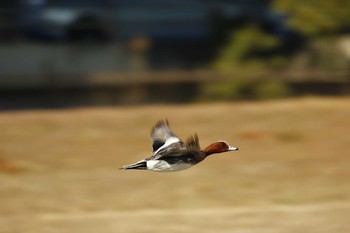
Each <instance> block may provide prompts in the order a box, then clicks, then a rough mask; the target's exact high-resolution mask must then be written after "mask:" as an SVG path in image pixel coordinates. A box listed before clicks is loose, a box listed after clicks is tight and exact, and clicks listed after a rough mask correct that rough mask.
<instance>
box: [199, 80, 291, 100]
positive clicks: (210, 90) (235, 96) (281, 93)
mask: <svg viewBox="0 0 350 233" xmlns="http://www.w3.org/2000/svg"><path fill="white" fill-rule="evenodd" d="M291 94H292V91H291V89H290V88H289V87H288V86H287V85H286V84H284V83H282V82H279V81H267V82H258V81H256V80H250V79H234V80H227V81H221V82H217V83H209V84H203V85H202V86H201V88H200V92H199V96H198V98H197V100H199V101H215V100H224V101H230V100H252V99H263V100H264V99H278V98H283V97H287V96H290V95H291Z"/></svg>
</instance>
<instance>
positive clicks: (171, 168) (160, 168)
mask: <svg viewBox="0 0 350 233" xmlns="http://www.w3.org/2000/svg"><path fill="white" fill-rule="evenodd" d="M146 163H147V169H148V170H151V171H155V172H175V171H181V170H185V169H187V168H190V167H191V166H192V165H191V164H190V163H176V164H169V163H167V162H166V161H164V160H148V161H147V162H146Z"/></svg>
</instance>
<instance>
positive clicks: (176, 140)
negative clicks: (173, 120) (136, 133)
mask: <svg viewBox="0 0 350 233" xmlns="http://www.w3.org/2000/svg"><path fill="white" fill-rule="evenodd" d="M177 142H180V139H179V138H177V137H170V138H168V139H167V140H166V141H165V143H164V145H163V146H161V147H159V148H158V150H156V151H155V152H154V154H157V153H158V152H159V151H161V150H162V149H164V148H165V147H168V146H170V145H171V144H173V143H177Z"/></svg>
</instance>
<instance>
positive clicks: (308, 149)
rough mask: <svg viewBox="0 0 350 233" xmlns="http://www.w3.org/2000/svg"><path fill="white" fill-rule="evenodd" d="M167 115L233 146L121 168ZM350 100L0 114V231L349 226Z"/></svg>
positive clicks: (137, 155) (176, 126) (144, 151)
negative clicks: (191, 161) (196, 157)
mask: <svg viewBox="0 0 350 233" xmlns="http://www.w3.org/2000/svg"><path fill="white" fill-rule="evenodd" d="M165 117H168V118H169V120H170V124H171V125H172V128H173V130H174V131H175V132H176V133H177V134H178V136H180V137H182V138H183V139H185V138H186V137H187V136H188V135H190V134H192V133H194V132H197V133H198V135H199V137H200V142H201V145H202V146H203V147H204V146H205V145H207V144H209V143H211V142H212V141H215V140H218V139H224V140H226V141H228V142H229V143H230V144H232V145H234V146H237V147H239V148H240V150H239V151H237V152H232V153H226V154H220V155H216V156H213V157H210V158H208V159H207V160H205V161H204V162H203V163H201V164H199V165H197V166H195V167H193V168H192V169H189V170H185V171H182V172H177V173H166V174H165V173H152V172H145V171H120V170H117V168H118V167H120V166H121V165H124V164H127V163H131V162H135V161H137V160H139V159H142V158H144V157H145V156H148V155H149V154H150V151H151V147H150V139H149V137H148V132H149V130H150V127H151V126H152V125H153V124H154V122H155V121H157V120H158V119H161V118H165ZM349 145H350V99H348V98H343V99H328V98H327V99H319V98H302V99H294V100H283V101H273V102H258V103H253V102H251V103H249V102H248V103H213V104H195V105H170V106H168V105H152V106H139V107H116V108H82V109H66V110H50V111H49V110H47V111H18V112H1V113H0V184H1V185H0V199H1V206H0V229H3V230H2V231H1V232H11V233H12V232H13V233H17V232H36V233H38V232H39V233H40V232H45V233H46V232H77V233H79V232H82V233H83V232H84V233H89V232H235V231H236V232H252V233H255V232H347V231H349V230H350V224H349V223H348V220H347V219H348V216H349V215H350V194H349V193H350V182H349V180H350V169H349V164H350V156H349V155H350V147H349Z"/></svg>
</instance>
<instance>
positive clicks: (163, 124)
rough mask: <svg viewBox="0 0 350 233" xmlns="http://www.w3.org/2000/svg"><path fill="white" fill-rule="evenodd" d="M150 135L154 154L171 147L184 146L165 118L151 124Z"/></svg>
mask: <svg viewBox="0 0 350 233" xmlns="http://www.w3.org/2000/svg"><path fill="white" fill-rule="evenodd" d="M150 135H151V138H152V148H153V153H154V154H158V153H160V152H161V151H164V150H167V149H171V148H182V147H184V143H183V142H182V141H181V140H180V138H179V137H178V136H176V135H175V134H174V133H173V132H172V130H171V128H170V126H169V122H168V120H167V119H166V120H160V121H158V122H157V123H156V124H155V125H154V126H153V128H152V130H151V134H150Z"/></svg>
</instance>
